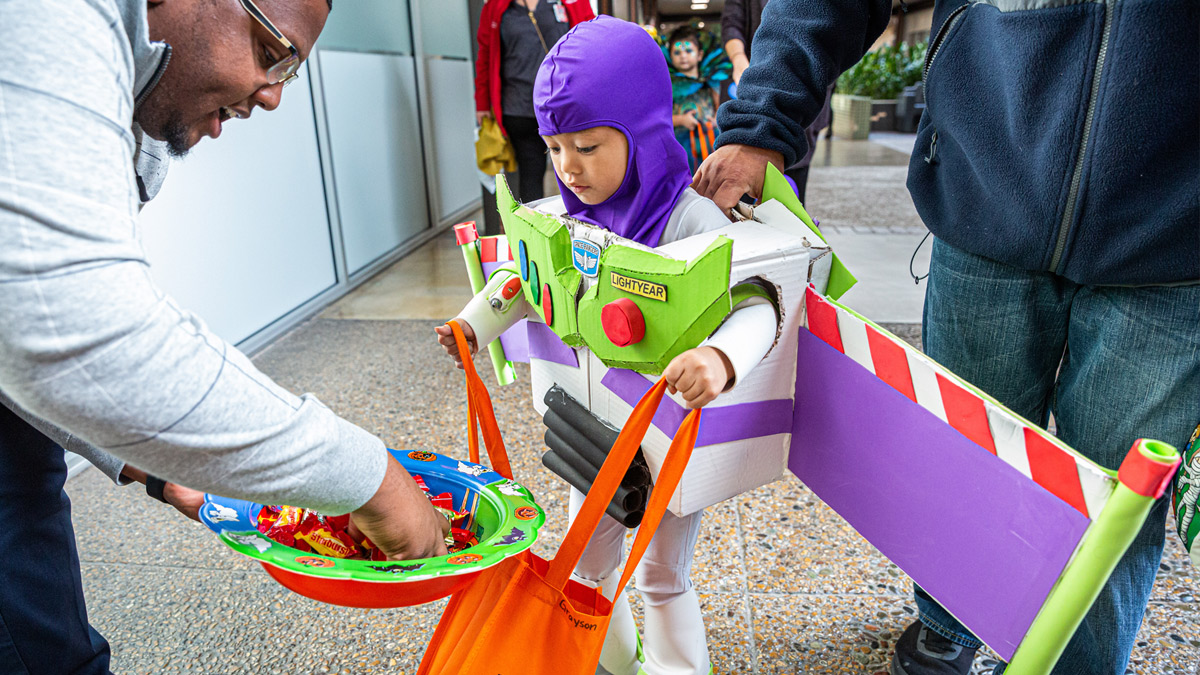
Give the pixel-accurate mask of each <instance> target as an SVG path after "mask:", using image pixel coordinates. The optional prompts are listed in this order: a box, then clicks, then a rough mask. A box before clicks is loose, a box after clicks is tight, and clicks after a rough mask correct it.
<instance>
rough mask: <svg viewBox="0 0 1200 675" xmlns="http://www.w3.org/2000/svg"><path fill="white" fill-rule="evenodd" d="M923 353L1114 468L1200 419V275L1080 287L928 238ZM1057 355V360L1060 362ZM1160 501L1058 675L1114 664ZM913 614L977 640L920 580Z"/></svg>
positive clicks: (1142, 577) (1145, 573) (1137, 600)
mask: <svg viewBox="0 0 1200 675" xmlns="http://www.w3.org/2000/svg"><path fill="white" fill-rule="evenodd" d="M922 331H923V341H924V348H925V352H926V353H927V354H929V356H931V357H932V358H933V359H935V360H936V361H938V362H939V363H942V364H943V365H945V366H946V367H947V368H949V369H950V370H952V371H954V372H955V373H957V374H959V375H961V376H962V377H964V378H966V379H967V380H968V381H969V382H971V383H973V384H975V385H976V386H978V387H980V388H981V389H983V390H984V391H986V392H988V393H989V394H991V395H992V396H995V397H996V398H997V399H999V400H1000V402H1002V403H1003V404H1004V405H1006V406H1008V407H1009V408H1011V409H1012V410H1013V411H1015V412H1016V413H1017V414H1019V415H1022V416H1023V417H1025V418H1026V419H1029V420H1032V421H1033V422H1035V423H1037V424H1040V425H1042V426H1045V425H1046V423H1047V422H1048V421H1049V419H1050V415H1051V414H1053V415H1054V422H1055V426H1056V430H1057V431H1056V433H1057V435H1058V437H1059V438H1061V439H1062V440H1064V441H1065V442H1066V443H1068V444H1069V445H1070V446H1071V447H1073V448H1075V449H1076V450H1078V451H1079V452H1081V453H1083V454H1084V455H1086V456H1088V457H1089V458H1091V459H1092V460H1094V461H1096V462H1098V463H1100V464H1101V465H1103V466H1105V467H1108V468H1110V469H1115V468H1117V467H1118V466H1119V465H1120V464H1121V460H1122V459H1124V457H1125V454H1126V453H1127V452H1128V451H1129V447H1130V446H1131V445H1132V444H1133V442H1134V441H1135V440H1137V439H1138V438H1155V439H1159V440H1162V441H1166V442H1168V443H1171V444H1174V445H1175V446H1176V447H1179V448H1182V447H1183V446H1184V445H1185V444H1186V443H1187V440H1188V434H1189V433H1190V432H1191V430H1192V429H1193V428H1194V427H1195V424H1196V419H1197V417H1198V416H1200V286H1183V287H1174V288H1168V287H1142V288H1129V287H1115V286H1081V285H1079V284H1076V283H1073V282H1071V281H1068V280H1066V279H1064V278H1062V277H1059V276H1056V275H1054V274H1050V273H1047V272H1029V271H1026V270H1021V269H1018V268H1015V267H1011V266H1009V265H1005V264H1002V263H998V262H995V261H992V260H989V259H987V258H983V257H981V256H977V255H974V254H970V253H967V252H965V251H961V250H959V249H956V248H953V247H951V246H950V245H948V244H945V243H943V242H941V241H939V240H936V239H935V240H934V243H933V257H932V260H931V263H930V271H929V286H928V288H927V290H926V293H925V314H924V321H923V326H922ZM1060 363H1061V367H1060ZM1167 507H1168V504H1167V499H1165V498H1164V499H1162V500H1160V501H1159V503H1158V504H1156V505H1155V506H1154V508H1153V510H1152V511H1151V512H1150V515H1149V516H1148V517H1147V518H1146V523H1145V525H1144V526H1143V527H1142V530H1141V532H1139V533H1138V535H1137V537H1136V539H1134V542H1133V544H1131V545H1130V547H1129V550H1128V552H1127V553H1126V554H1125V557H1124V558H1123V559H1122V560H1121V562H1120V563H1119V564H1118V565H1117V568H1116V570H1115V571H1114V572H1113V574H1112V577H1111V578H1110V579H1109V581H1108V584H1107V585H1106V586H1105V587H1104V590H1103V591H1101V593H1100V597H1099V598H1097V599H1096V603H1095V604H1094V605H1093V606H1092V609H1091V611H1090V612H1088V615H1087V617H1086V618H1085V619H1084V621H1083V624H1081V625H1080V627H1079V630H1078V631H1076V633H1075V636H1074V637H1073V638H1072V639H1071V641H1070V643H1069V644H1068V645H1067V648H1066V651H1065V652H1064V653H1063V656H1062V658H1061V659H1060V660H1059V662H1058V665H1057V666H1056V667H1055V669H1054V671H1053V672H1054V674H1055V675H1076V674H1083V673H1087V674H1089V675H1110V674H1111V675H1122V674H1123V673H1124V672H1125V666H1126V662H1127V661H1128V660H1129V654H1130V652H1131V651H1132V649H1133V643H1134V638H1135V636H1136V635H1137V631H1138V627H1139V626H1140V625H1141V623H1142V615H1143V613H1144V612H1145V609H1146V603H1147V602H1148V601H1149V598H1150V590H1151V587H1152V586H1153V585H1154V576H1155V574H1156V573H1157V571H1158V564H1159V559H1160V558H1161V557H1162V551H1163V540H1164V522H1165V520H1166V512H1167ZM916 590H917V594H916V598H917V607H918V609H919V610H920V612H921V620H922V621H923V622H924V623H925V625H926V626H928V627H929V628H930V630H933V631H934V632H936V633H939V634H941V635H943V636H944V637H946V638H949V639H950V640H953V641H954V642H957V643H958V644H961V645H963V646H966V647H978V646H979V644H980V643H979V640H977V639H976V638H975V636H974V635H972V634H971V633H970V632H968V631H967V629H966V628H964V627H963V626H962V624H960V623H958V621H956V620H955V619H954V618H953V617H951V616H950V614H949V613H947V612H946V610H945V609H943V608H942V607H941V606H940V605H938V604H937V603H936V602H934V601H933V600H932V599H931V598H930V597H929V596H928V595H925V593H924V592H923V591H921V589H919V588H918V589H916Z"/></svg>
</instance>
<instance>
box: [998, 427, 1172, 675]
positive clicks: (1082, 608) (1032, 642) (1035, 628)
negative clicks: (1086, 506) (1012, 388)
mask: <svg viewBox="0 0 1200 675" xmlns="http://www.w3.org/2000/svg"><path fill="white" fill-rule="evenodd" d="M1135 452H1137V453H1141V455H1142V457H1144V458H1146V459H1149V460H1151V461H1153V462H1156V463H1160V464H1163V465H1168V464H1177V463H1178V462H1179V452H1178V451H1177V450H1176V449H1175V448H1174V447H1172V446H1171V445H1169V444H1167V443H1163V442H1161V441H1149V440H1147V441H1139V442H1138V443H1136V444H1135V445H1134V447H1133V448H1132V449H1131V450H1130V454H1132V453H1135ZM1155 501H1156V500H1155V499H1154V498H1153V497H1145V496H1142V495H1139V494H1138V493H1136V492H1134V491H1133V490H1131V489H1129V488H1128V487H1126V486H1125V485H1124V484H1123V483H1117V487H1116V489H1115V490H1114V491H1113V494H1112V496H1111V497H1109V498H1108V503H1107V504H1105V506H1104V509H1103V510H1102V511H1101V512H1100V516H1099V517H1098V518H1096V520H1094V521H1093V522H1092V526H1091V527H1089V528H1088V530H1087V533H1086V534H1085V535H1084V539H1083V541H1082V542H1081V543H1080V544H1079V548H1078V550H1076V551H1075V557H1074V558H1073V559H1072V560H1071V563H1070V564H1069V565H1068V566H1067V569H1066V570H1064V571H1063V574H1062V577H1060V578H1059V580H1058V583H1057V584H1055V586H1054V588H1053V589H1052V590H1051V591H1050V595H1049V597H1047V598H1046V603H1045V604H1044V605H1042V609H1041V611H1040V612H1038V615H1037V618H1036V619H1034V621H1033V624H1032V625H1031V626H1030V627H1029V632H1028V633H1026V635H1025V639H1024V640H1022V641H1021V645H1020V647H1018V648H1017V652H1016V653H1015V654H1013V658H1012V661H1011V662H1010V663H1009V665H1008V669H1007V670H1006V671H1005V673H1006V675H1046V674H1048V673H1049V672H1050V670H1051V669H1052V668H1054V664H1056V663H1057V662H1058V659H1059V657H1061V656H1062V653H1063V650H1064V649H1066V647H1067V642H1068V641H1069V640H1070V639H1071V636H1073V635H1074V634H1075V631H1076V629H1078V628H1079V624H1080V623H1081V622H1082V621H1083V617H1084V616H1085V615H1086V614H1087V612H1088V610H1089V609H1091V607H1092V603H1093V602H1095V601H1096V597H1097V596H1098V595H1100V590H1101V589H1102V588H1104V584H1105V583H1107V581H1108V577H1109V575H1111V574H1112V571H1113V569H1115V568H1116V566H1117V563H1118V562H1120V560H1121V557H1122V556H1123V555H1125V551H1126V549H1128V548H1129V545H1130V544H1131V543H1133V539H1134V537H1136V536H1137V533H1138V531H1140V530H1141V529H1142V524H1143V523H1144V522H1145V521H1146V516H1147V514H1149V513H1150V509H1151V508H1152V507H1153V506H1154V502H1155Z"/></svg>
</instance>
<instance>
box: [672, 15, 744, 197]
mask: <svg viewBox="0 0 1200 675" xmlns="http://www.w3.org/2000/svg"><path fill="white" fill-rule="evenodd" d="M663 49H664V50H665V51H666V52H667V57H668V59H669V60H670V62H671V65H672V66H673V71H674V72H672V73H671V95H672V99H673V101H674V105H673V107H672V110H671V113H672V114H671V123H672V124H673V125H674V127H675V138H676V139H678V140H679V143H680V145H682V146H683V148H684V149H685V150H687V152H688V168H689V169H690V170H691V171H692V172H693V173H694V172H695V171H696V169H697V168H699V167H700V163H701V162H703V161H704V160H705V158H707V157H708V155H709V153H710V152H712V151H713V143H714V142H715V141H716V137H717V134H718V133H720V132H719V130H718V128H717V107H718V106H719V105H720V101H721V99H720V94H719V89H720V86H721V83H722V82H724V81H725V80H728V79H729V73H730V70H731V67H730V64H729V60H728V59H727V58H725V54H724V52H722V51H721V50H720V49H715V50H712V51H711V52H710V53H708V54H705V52H704V49H703V47H702V46H701V44H700V35H699V33H697V32H696V30H695V29H694V28H692V27H691V26H680V27H679V28H676V29H675V30H673V31H671V32H670V34H669V35H668V36H667V42H666V45H665V46H664V47H663Z"/></svg>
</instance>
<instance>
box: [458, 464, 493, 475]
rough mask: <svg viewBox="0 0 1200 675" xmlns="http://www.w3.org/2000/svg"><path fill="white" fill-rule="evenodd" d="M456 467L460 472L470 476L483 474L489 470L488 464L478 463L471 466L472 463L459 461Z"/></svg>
mask: <svg viewBox="0 0 1200 675" xmlns="http://www.w3.org/2000/svg"><path fill="white" fill-rule="evenodd" d="M456 469H457V470H458V472H459V473H465V474H467V475H468V476H482V475H483V474H485V473H487V472H488V468H487V467H486V466H479V465H478V464H476V465H475V466H471V465H470V464H464V463H462V462H459V463H458V466H457V467H456Z"/></svg>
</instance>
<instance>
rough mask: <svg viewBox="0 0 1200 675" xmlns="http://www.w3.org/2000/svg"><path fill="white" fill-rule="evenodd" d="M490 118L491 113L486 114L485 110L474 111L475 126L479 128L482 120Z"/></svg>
mask: <svg viewBox="0 0 1200 675" xmlns="http://www.w3.org/2000/svg"><path fill="white" fill-rule="evenodd" d="M491 116H492V113H490V112H488V111H487V110H476V111H475V126H479V127H481V126H483V120H484V118H486V117H491Z"/></svg>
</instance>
